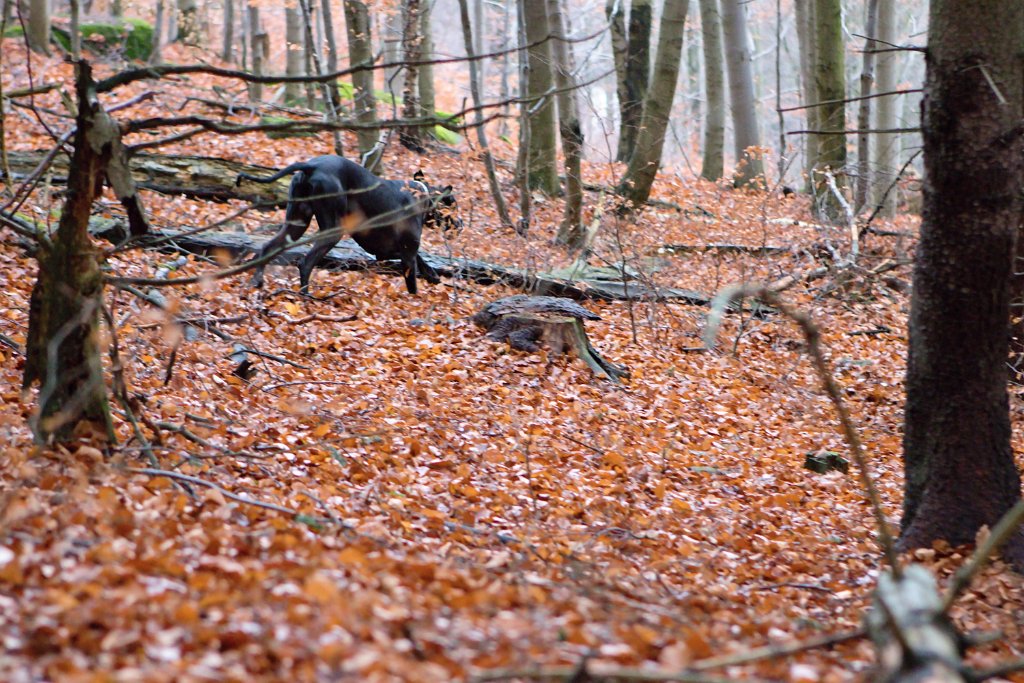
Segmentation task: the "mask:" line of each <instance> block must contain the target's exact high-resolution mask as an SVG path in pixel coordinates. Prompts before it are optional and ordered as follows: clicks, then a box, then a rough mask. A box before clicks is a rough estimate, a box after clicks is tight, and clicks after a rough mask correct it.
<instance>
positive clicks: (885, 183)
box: [871, 0, 901, 218]
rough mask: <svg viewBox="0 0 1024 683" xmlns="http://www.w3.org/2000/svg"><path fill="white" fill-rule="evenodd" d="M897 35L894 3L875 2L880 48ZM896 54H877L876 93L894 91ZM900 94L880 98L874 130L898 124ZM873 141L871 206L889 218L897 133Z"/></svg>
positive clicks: (893, 206)
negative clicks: (880, 209) (873, 161)
mask: <svg viewBox="0 0 1024 683" xmlns="http://www.w3.org/2000/svg"><path fill="white" fill-rule="evenodd" d="M897 38H898V35H897V30H896V0H879V2H878V40H879V42H880V43H881V44H882V45H895V44H896V41H897ZM900 55H901V53H900V52H899V51H896V50H893V51H889V52H883V53H882V54H880V55H878V92H879V93H888V92H893V91H894V90H896V82H897V80H896V79H897V73H898V72H899V65H900ZM899 103H900V96H899V95H883V96H882V97H879V98H878V102H877V104H876V105H875V127H876V128H878V129H879V130H892V129H894V128H896V126H897V125H898V124H899V120H898V118H897V115H896V113H897V111H898V110H899ZM874 138H875V140H874V142H875V155H874V156H875V178H876V180H877V182H875V183H874V185H873V191H872V200H871V203H872V204H874V205H875V206H878V205H879V204H881V207H882V211H881V215H882V216H884V217H886V218H891V217H893V216H895V215H896V188H895V187H892V189H891V190H890V189H889V188H890V187H891V186H892V185H893V183H895V182H896V174H897V173H899V163H900V162H899V159H900V135H899V133H879V134H878V135H875V136H874Z"/></svg>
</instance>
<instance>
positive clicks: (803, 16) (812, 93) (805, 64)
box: [793, 0, 819, 194]
mask: <svg viewBox="0 0 1024 683" xmlns="http://www.w3.org/2000/svg"><path fill="white" fill-rule="evenodd" d="M793 5H794V7H795V9H796V33H797V40H798V41H799V43H800V90H801V95H802V97H801V100H800V101H801V104H803V106H804V107H805V109H804V117H805V120H806V122H807V125H806V126H805V128H806V129H807V130H818V128H819V124H818V108H817V107H816V106H814V105H816V104H817V103H818V91H817V88H816V84H815V80H814V64H816V63H817V61H818V58H817V51H816V49H815V48H816V45H815V38H814V0H793ZM803 147H804V178H805V181H806V182H805V189H806V192H807V193H808V194H810V193H811V192H812V190H811V178H812V176H813V170H814V160H815V159H817V158H818V137H817V136H816V135H810V134H807V135H804V136H803Z"/></svg>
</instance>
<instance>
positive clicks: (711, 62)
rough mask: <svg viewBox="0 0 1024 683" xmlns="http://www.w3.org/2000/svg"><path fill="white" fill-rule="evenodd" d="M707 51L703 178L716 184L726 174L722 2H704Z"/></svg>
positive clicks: (702, 13) (703, 30)
mask: <svg viewBox="0 0 1024 683" xmlns="http://www.w3.org/2000/svg"><path fill="white" fill-rule="evenodd" d="M700 24H701V38H702V41H701V42H702V43H703V49H704V96H705V99H706V101H707V110H706V111H705V114H704V160H703V162H702V163H701V170H700V176H701V178H704V179H706V180H711V181H715V180H718V179H719V178H721V177H722V174H723V173H724V172H725V71H724V69H723V66H722V13H721V9H720V7H719V4H718V0H700Z"/></svg>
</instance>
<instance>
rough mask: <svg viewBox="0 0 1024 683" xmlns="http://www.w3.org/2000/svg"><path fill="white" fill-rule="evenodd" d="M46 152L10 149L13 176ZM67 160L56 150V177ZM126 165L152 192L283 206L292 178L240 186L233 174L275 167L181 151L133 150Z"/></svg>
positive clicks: (62, 172)
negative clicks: (139, 152) (161, 152)
mask: <svg viewBox="0 0 1024 683" xmlns="http://www.w3.org/2000/svg"><path fill="white" fill-rule="evenodd" d="M47 153H48V152H47V151H33V152H9V153H8V157H9V159H10V165H11V172H12V173H13V174H14V176H15V178H18V177H25V176H27V175H28V174H29V173H31V172H32V171H33V170H34V169H35V168H36V166H38V165H39V162H40V161H42V160H43V157H44V156H45V155H46V154H47ZM69 163H70V162H69V159H68V156H67V154H65V153H63V152H60V153H58V154H57V156H56V157H55V158H54V160H53V165H52V166H51V170H52V173H53V175H54V180H55V181H61V180H63V179H65V178H67V175H68V166H69ZM129 167H130V169H131V178H132V180H134V181H135V184H136V185H137V186H138V187H140V188H143V189H146V190H150V191H152V192H159V193H160V194H168V195H183V196H186V197H195V198H197V199H206V200H211V201H219V202H223V201H227V200H229V199H240V200H243V201H247V202H252V203H254V204H258V205H260V206H265V207H275V206H284V204H285V201H286V200H287V199H288V183H289V182H290V180H291V179H290V178H282V179H281V180H279V181H277V182H276V183H270V184H267V185H263V184H259V183H246V184H245V185H243V186H242V187H235V178H237V177H238V174H239V173H249V174H252V175H259V176H268V175H272V174H273V173H275V172H276V171H277V169H274V168H267V167H266V166H254V165H252V164H242V163H238V162H235V161H227V160H226V159H217V158H214V157H203V156H193V155H183V154H134V155H132V156H131V160H130V162H129Z"/></svg>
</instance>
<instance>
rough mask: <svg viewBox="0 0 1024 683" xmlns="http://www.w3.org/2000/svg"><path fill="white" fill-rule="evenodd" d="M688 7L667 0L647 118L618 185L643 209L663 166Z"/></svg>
mask: <svg viewBox="0 0 1024 683" xmlns="http://www.w3.org/2000/svg"><path fill="white" fill-rule="evenodd" d="M688 5H689V2H688V0H666V2H665V9H664V10H663V12H662V15H661V30H660V35H659V37H658V50H657V53H656V56H655V60H654V76H653V78H652V79H651V85H650V88H649V89H648V91H647V97H646V98H644V115H643V119H642V120H641V123H640V132H639V135H638V136H637V140H636V149H635V150H634V151H633V156H632V157H630V159H629V166H628V167H627V168H626V173H625V175H624V176H623V177H622V180H621V181H620V182H619V186H618V192H619V194H621V195H622V196H624V197H625V198H626V199H627V200H628V201H629V202H630V203H631V204H632V205H633V206H634V207H638V206H640V205H641V204H643V203H644V202H645V201H647V199H648V198H649V197H650V196H651V186H652V185H653V184H654V178H655V177H656V176H657V175H658V167H659V166H660V165H661V153H662V148H663V146H664V144H665V131H666V130H667V129H668V119H669V116H670V115H671V113H672V102H673V100H674V99H675V92H676V82H677V81H678V80H679V63H680V61H681V60H682V56H683V35H684V29H685V27H686V11H687V9H688Z"/></svg>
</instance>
